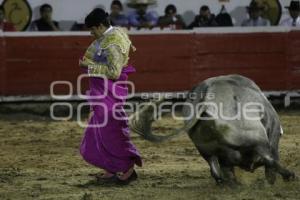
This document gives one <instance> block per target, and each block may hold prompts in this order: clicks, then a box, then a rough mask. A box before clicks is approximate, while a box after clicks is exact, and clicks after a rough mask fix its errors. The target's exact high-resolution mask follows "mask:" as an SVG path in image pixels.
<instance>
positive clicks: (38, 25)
mask: <svg viewBox="0 0 300 200" xmlns="http://www.w3.org/2000/svg"><path fill="white" fill-rule="evenodd" d="M52 13H53V8H52V6H51V5H49V4H44V5H42V6H41V7H40V14H41V18H40V19H38V20H35V21H34V22H33V23H32V24H31V27H30V30H31V31H59V30H60V29H59V24H58V22H57V21H53V20H52Z"/></svg>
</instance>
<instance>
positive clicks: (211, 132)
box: [130, 75, 295, 184]
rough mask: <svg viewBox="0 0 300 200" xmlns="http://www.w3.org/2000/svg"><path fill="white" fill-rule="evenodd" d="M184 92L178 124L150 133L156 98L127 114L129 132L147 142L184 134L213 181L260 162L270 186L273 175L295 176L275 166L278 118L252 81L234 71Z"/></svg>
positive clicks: (228, 179) (229, 178)
mask: <svg viewBox="0 0 300 200" xmlns="http://www.w3.org/2000/svg"><path fill="white" fill-rule="evenodd" d="M187 96H188V98H187V101H186V103H185V105H184V106H183V109H182V115H183V116H184V117H185V118H186V119H185V125H184V127H182V128H180V129H178V130H174V131H172V133H170V135H167V136H161V135H158V134H153V133H152V131H151V126H152V122H153V121H155V120H154V118H155V114H154V111H155V108H157V107H159V106H160V105H162V103H163V102H164V100H163V99H161V100H159V101H153V102H150V103H148V104H147V105H145V106H144V107H143V108H142V109H141V110H140V111H137V112H136V113H135V114H134V115H133V116H132V117H131V119H130V128H131V130H132V131H133V132H136V133H138V134H140V135H141V136H143V137H144V138H145V139H147V140H149V141H152V142H162V141H166V140H168V139H170V138H173V137H175V136H177V135H179V134H182V133H188V135H189V137H190V138H191V140H192V141H193V143H194V144H195V146H196V148H197V149H198V151H199V153H200V154H201V155H202V156H203V158H204V159H205V160H206V161H207V162H208V164H209V166H210V170H211V175H212V176H213V178H214V179H215V180H216V182H217V183H218V184H220V183H228V184H234V183H236V178H235V174H234V167H235V166H238V167H240V168H242V169H244V170H247V171H251V172H254V170H255V169H256V168H258V167H260V166H264V167H265V176H266V178H267V180H268V182H269V183H270V184H274V182H275V180H276V173H279V174H280V175H281V176H282V177H283V179H284V180H291V179H294V178H295V175H294V173H293V172H290V171H289V170H287V169H285V168H284V167H282V166H281V165H280V164H279V155H278V143H279V139H280V136H281V134H282V128H281V125H280V121H279V117H278V115H277V113H276V111H275V110H274V108H273V106H272V105H271V103H270V102H269V101H268V100H267V98H266V97H265V96H264V94H263V93H262V91H261V90H260V89H259V87H258V86H257V85H256V84H255V83H254V82H253V81H251V80H249V79H248V78H246V77H243V76H239V75H228V76H219V77H214V78H210V79H207V80H205V81H203V82H201V83H200V84H198V85H197V86H196V87H194V88H193V89H192V90H191V91H190V92H189V94H188V95H187ZM243 112H244V113H243Z"/></svg>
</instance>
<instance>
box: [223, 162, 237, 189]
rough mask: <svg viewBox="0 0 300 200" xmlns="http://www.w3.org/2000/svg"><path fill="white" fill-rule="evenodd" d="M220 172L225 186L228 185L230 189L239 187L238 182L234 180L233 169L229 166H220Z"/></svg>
mask: <svg viewBox="0 0 300 200" xmlns="http://www.w3.org/2000/svg"><path fill="white" fill-rule="evenodd" d="M221 170H222V173H223V176H224V181H225V183H226V184H228V185H229V186H230V187H236V186H237V185H239V182H238V181H237V179H236V176H235V172H234V167H233V166H231V167H229V166H222V165H221Z"/></svg>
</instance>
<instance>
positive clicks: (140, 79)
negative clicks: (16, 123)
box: [0, 31, 300, 96]
mask: <svg viewBox="0 0 300 200" xmlns="http://www.w3.org/2000/svg"><path fill="white" fill-rule="evenodd" d="M131 38H132V40H133V43H134V45H135V46H136V47H137V51H136V52H135V53H133V54H131V59H130V64H132V65H134V66H135V67H136V69H137V73H135V74H133V75H132V76H131V77H130V80H131V81H133V82H134V83H135V86H136V92H154V91H160V92H167V91H168V92H173V91H183V90H189V89H190V88H191V87H192V86H193V85H195V84H197V83H198V82H200V81H202V80H204V79H206V78H209V77H212V76H217V75H225V74H242V75H245V76H247V77H249V78H251V79H253V80H254V81H255V82H257V84H258V85H259V86H260V87H261V88H262V89H263V90H267V91H278V90H280V91H282V90H297V89H300V32H298V31H291V32H290V31H288V32H275V33H272V32H265V33H223V34H219V33H189V32H186V33H185V32H180V33H177V34H133V35H132V36H131ZM91 41H92V38H91V37H89V36H87V35H70V36H68V35H57V36H30V35H26V36H14V35H9V36H5V35H4V37H0V45H1V48H0V78H1V80H0V95H1V96H7V95H49V94H50V93H49V88H50V85H51V83H52V82H53V81H59V80H64V81H69V82H71V83H72V84H73V85H74V88H76V80H77V77H78V76H79V74H81V70H80V68H79V67H78V58H79V57H80V56H81V55H82V54H83V53H84V50H85V48H86V47H87V46H88V45H89V44H90V42H91ZM84 88H86V84H85V86H84ZM55 91H56V93H58V94H65V93H68V88H67V87H56V88H55ZM74 94H76V90H75V91H74Z"/></svg>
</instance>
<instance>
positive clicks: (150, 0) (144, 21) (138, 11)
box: [128, 0, 158, 29]
mask: <svg viewBox="0 0 300 200" xmlns="http://www.w3.org/2000/svg"><path fill="white" fill-rule="evenodd" d="M155 3H156V1H155V0H131V1H130V2H129V3H128V7H131V8H134V9H135V11H133V12H132V13H130V14H129V16H128V20H129V25H130V26H133V27H136V28H138V29H141V28H149V29H151V28H153V27H155V26H156V25H157V20H158V17H157V14H156V13H155V12H147V8H148V6H149V5H153V4H155Z"/></svg>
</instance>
